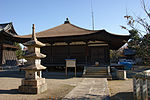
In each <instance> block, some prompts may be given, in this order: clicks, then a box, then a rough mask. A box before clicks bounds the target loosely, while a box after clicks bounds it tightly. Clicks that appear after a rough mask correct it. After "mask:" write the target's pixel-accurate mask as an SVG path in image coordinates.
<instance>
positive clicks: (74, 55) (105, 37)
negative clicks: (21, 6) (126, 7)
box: [15, 19, 129, 67]
mask: <svg viewBox="0 0 150 100" xmlns="http://www.w3.org/2000/svg"><path fill="white" fill-rule="evenodd" d="M36 35H37V38H38V40H39V41H41V42H43V43H46V44H47V46H46V47H43V48H41V52H42V53H43V54H45V55H47V57H46V58H44V59H42V65H44V66H47V67H49V66H65V59H76V62H77V66H85V65H86V66H91V65H95V63H99V65H109V64H110V58H109V51H110V49H113V50H117V49H119V48H120V47H121V46H123V45H124V44H125V43H126V42H127V41H128V39H129V35H115V34H111V33H108V32H107V31H105V30H87V29H84V28H81V27H78V26H75V25H73V24H71V23H70V22H69V20H68V19H66V21H65V22H64V24H62V25H59V26H56V27H54V28H51V29H48V30H45V31H41V32H38V33H36ZM31 36H32V35H24V36H16V37H15V40H17V41H18V42H21V43H24V42H26V41H28V40H30V38H31Z"/></svg>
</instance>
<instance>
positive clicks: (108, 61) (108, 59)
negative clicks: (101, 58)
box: [107, 45, 110, 65]
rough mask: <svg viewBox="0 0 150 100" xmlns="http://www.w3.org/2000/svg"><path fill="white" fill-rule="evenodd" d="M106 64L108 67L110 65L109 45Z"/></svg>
mask: <svg viewBox="0 0 150 100" xmlns="http://www.w3.org/2000/svg"><path fill="white" fill-rule="evenodd" d="M107 63H108V65H110V48H109V45H108V47H107Z"/></svg>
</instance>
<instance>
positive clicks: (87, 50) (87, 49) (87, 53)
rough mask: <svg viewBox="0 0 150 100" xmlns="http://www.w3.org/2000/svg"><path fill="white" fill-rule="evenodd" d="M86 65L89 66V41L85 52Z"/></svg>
mask: <svg viewBox="0 0 150 100" xmlns="http://www.w3.org/2000/svg"><path fill="white" fill-rule="evenodd" d="M85 53H86V54H85V64H86V66H87V65H88V56H89V48H88V41H86V51H85Z"/></svg>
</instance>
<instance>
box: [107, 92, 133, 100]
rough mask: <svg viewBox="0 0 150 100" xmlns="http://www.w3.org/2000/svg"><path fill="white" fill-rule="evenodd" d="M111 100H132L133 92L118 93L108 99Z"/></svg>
mask: <svg viewBox="0 0 150 100" xmlns="http://www.w3.org/2000/svg"><path fill="white" fill-rule="evenodd" d="M110 99H111V100H134V98H133V92H120V93H117V94H116V95H113V96H111V97H110Z"/></svg>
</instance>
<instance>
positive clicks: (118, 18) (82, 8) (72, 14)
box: [0, 0, 148, 35]
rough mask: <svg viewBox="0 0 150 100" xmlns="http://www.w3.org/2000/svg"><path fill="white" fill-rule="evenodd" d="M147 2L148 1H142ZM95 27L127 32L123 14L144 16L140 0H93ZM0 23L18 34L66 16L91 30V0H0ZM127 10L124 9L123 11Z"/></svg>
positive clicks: (45, 26)
mask: <svg viewBox="0 0 150 100" xmlns="http://www.w3.org/2000/svg"><path fill="white" fill-rule="evenodd" d="M146 1H148V0H146ZM92 2H93V11H94V20H95V29H97V30H99V29H105V30H106V31H108V32H111V33H116V34H128V32H127V31H125V30H123V29H121V27H120V25H124V26H127V25H126V20H125V19H124V16H125V15H126V11H127V12H128V14H129V15H133V14H136V16H142V15H144V13H143V10H142V7H141V4H140V0H93V1H92ZM0 4H1V14H0V23H7V22H13V25H14V27H15V30H16V32H17V33H18V34H19V35H26V34H31V27H32V24H35V26H36V32H39V31H43V30H46V29H49V28H52V27H55V26H58V25H60V24H63V23H64V21H65V19H66V18H67V17H68V18H69V20H70V22H71V23H72V24H74V25H77V26H80V27H83V28H86V29H92V21H91V0H0ZM126 9H127V10H126Z"/></svg>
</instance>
